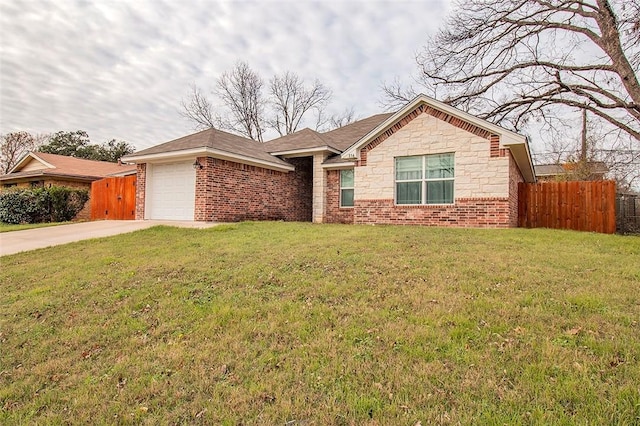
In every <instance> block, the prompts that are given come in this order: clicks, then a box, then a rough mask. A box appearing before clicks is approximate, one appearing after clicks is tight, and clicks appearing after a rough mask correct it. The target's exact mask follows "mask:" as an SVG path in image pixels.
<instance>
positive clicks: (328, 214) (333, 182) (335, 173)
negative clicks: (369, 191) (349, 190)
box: [324, 170, 353, 223]
mask: <svg viewBox="0 0 640 426" xmlns="http://www.w3.org/2000/svg"><path fill="white" fill-rule="evenodd" d="M326 182H327V186H326V191H327V198H326V205H325V214H324V219H325V222H327V223H353V207H340V170H327V172H326Z"/></svg>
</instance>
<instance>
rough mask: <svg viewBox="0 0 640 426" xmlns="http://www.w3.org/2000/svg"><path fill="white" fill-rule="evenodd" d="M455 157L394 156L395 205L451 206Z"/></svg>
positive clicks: (438, 155) (432, 155) (439, 155)
mask: <svg viewBox="0 0 640 426" xmlns="http://www.w3.org/2000/svg"><path fill="white" fill-rule="evenodd" d="M453 181H454V155H453V153H447V154H431V155H420V156H413V157H396V204H452V203H453Z"/></svg>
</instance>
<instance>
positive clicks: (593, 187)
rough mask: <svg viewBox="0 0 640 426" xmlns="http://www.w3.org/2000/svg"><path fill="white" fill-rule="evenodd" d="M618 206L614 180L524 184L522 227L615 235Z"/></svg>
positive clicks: (521, 189)
mask: <svg viewBox="0 0 640 426" xmlns="http://www.w3.org/2000/svg"><path fill="white" fill-rule="evenodd" d="M615 205H616V185H615V182H613V181H588V182H583V181H580V182H543V183H534V184H531V183H521V184H519V186H518V226H520V227H523V228H555V229H573V230H576V231H592V232H602V233H606V234H613V233H614V232H615V231H616V207H615Z"/></svg>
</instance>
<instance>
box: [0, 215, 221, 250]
mask: <svg viewBox="0 0 640 426" xmlns="http://www.w3.org/2000/svg"><path fill="white" fill-rule="evenodd" d="M156 225H168V226H177V227H181V228H210V227H212V226H215V225H218V224H217V223H210V222H180V221H171V220H100V221H95V222H81V223H72V224H69V225H59V226H49V227H45V228H35V229H27V230H24V231H13V232H2V233H0V256H6V255H9V254H14V253H19V252H21V251H28V250H35V249H39V248H44V247H50V246H57V245H59V244H66V243H71V242H74V241H81V240H88V239H90V238H100V237H109V236H111V235H118V234H125V233H127V232H133V231H137V230H139V229H146V228H150V227H152V226H156Z"/></svg>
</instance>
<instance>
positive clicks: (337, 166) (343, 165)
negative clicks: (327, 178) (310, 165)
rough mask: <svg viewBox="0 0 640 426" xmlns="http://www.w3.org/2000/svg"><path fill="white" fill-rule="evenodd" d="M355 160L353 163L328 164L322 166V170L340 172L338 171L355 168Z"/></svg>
mask: <svg viewBox="0 0 640 426" xmlns="http://www.w3.org/2000/svg"><path fill="white" fill-rule="evenodd" d="M355 165H356V160H353V161H351V160H350V161H344V162H341V163H328V164H322V168H323V169H325V170H340V169H351V168H353V167H355Z"/></svg>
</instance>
